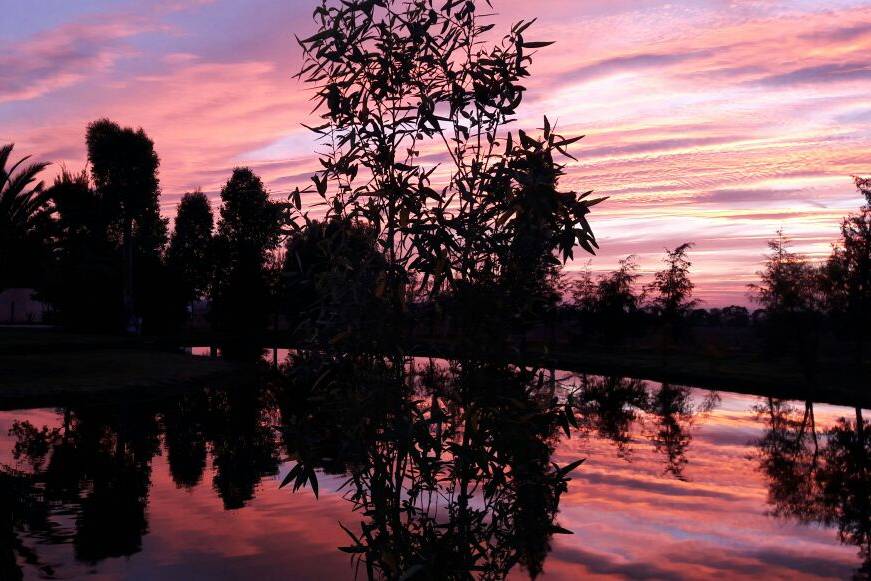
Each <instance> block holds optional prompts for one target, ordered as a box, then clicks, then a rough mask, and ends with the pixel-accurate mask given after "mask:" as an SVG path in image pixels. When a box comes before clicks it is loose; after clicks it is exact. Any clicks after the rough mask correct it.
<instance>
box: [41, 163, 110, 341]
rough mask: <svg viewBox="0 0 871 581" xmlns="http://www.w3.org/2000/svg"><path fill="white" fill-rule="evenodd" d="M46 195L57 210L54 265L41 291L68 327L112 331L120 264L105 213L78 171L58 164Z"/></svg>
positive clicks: (83, 173)
mask: <svg viewBox="0 0 871 581" xmlns="http://www.w3.org/2000/svg"><path fill="white" fill-rule="evenodd" d="M48 195H49V197H50V198H51V200H52V203H53V204H54V206H55V207H56V208H57V221H56V223H55V228H56V230H57V233H58V234H57V248H56V257H57V263H56V268H55V269H54V270H53V271H52V272H51V276H50V277H49V282H48V283H47V285H46V288H45V289H44V294H45V296H46V298H47V299H48V300H49V301H51V302H52V303H53V304H54V305H55V306H56V307H57V308H58V311H59V315H60V322H62V323H63V324H64V325H65V326H67V327H68V328H72V329H88V330H101V331H114V330H116V329H117V328H118V326H119V324H120V322H121V280H120V276H119V273H120V272H121V269H122V266H121V256H120V254H119V252H118V250H117V247H116V245H115V243H114V241H113V240H111V239H110V234H109V229H110V216H109V212H108V210H107V208H106V207H105V206H104V205H103V204H102V201H101V198H100V196H99V195H98V194H97V192H95V191H94V190H93V189H92V188H91V185H90V182H89V180H88V175H87V173H86V172H85V171H84V170H82V172H81V173H78V174H76V173H72V172H70V171H68V170H67V169H66V168H64V169H63V170H62V171H61V173H60V175H58V176H57V177H56V178H55V180H54V183H53V184H52V186H51V187H50V188H49V189H48Z"/></svg>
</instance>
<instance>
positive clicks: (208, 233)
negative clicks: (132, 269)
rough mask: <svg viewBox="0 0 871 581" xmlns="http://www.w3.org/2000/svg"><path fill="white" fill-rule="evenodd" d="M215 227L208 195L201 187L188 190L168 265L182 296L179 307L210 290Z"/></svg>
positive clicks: (176, 223)
mask: <svg viewBox="0 0 871 581" xmlns="http://www.w3.org/2000/svg"><path fill="white" fill-rule="evenodd" d="M213 227H214V218H213V217H212V207H211V205H210V204H209V200H208V198H206V195H205V194H203V193H202V192H199V191H197V192H193V193H187V194H185V195H184V196H183V197H182V199H181V202H180V203H179V205H178V211H177V213H176V217H175V228H174V229H173V232H172V237H171V238H170V241H169V247H168V248H167V251H166V265H167V268H168V269H169V275H170V277H171V280H172V281H173V283H174V290H175V291H176V293H177V298H178V300H179V304H178V305H177V308H184V306H185V305H189V304H191V303H192V302H193V301H196V300H198V299H201V298H203V297H204V296H205V295H206V293H207V292H208V290H209V285H210V284H211V282H212V275H213V274H214V269H215V267H214V264H213V260H212V258H213V244H212V229H213ZM179 314H180V315H181V314H182V313H179Z"/></svg>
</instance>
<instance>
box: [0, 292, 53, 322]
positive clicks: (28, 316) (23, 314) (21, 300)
mask: <svg viewBox="0 0 871 581" xmlns="http://www.w3.org/2000/svg"><path fill="white" fill-rule="evenodd" d="M34 292H36V291H34V290H33V289H32V288H8V289H6V290H4V291H3V292H0V324H5V325H27V324H36V323H42V321H43V318H44V316H45V313H46V311H47V310H48V307H47V306H46V304H45V303H43V302H40V301H37V300H35V299H34V298H33V294H34Z"/></svg>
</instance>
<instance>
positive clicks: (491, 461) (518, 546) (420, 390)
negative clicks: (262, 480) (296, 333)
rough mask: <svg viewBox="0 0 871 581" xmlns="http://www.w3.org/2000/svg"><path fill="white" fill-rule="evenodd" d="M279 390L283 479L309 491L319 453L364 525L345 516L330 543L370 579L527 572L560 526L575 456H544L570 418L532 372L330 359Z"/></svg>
mask: <svg viewBox="0 0 871 581" xmlns="http://www.w3.org/2000/svg"><path fill="white" fill-rule="evenodd" d="M301 368H302V367H299V366H297V367H296V369H297V371H298V370H299V369H301ZM313 378H314V381H316V382H318V386H317V389H312V387H311V384H310V383H308V382H309V381H311V380H312V379H313ZM367 380H369V381H368V382H367ZM364 382H365V383H364ZM287 389H288V390H290V391H289V395H288V396H287V398H288V399H287V400H286V402H287V403H286V404H285V405H286V407H285V408H284V409H283V417H284V421H285V429H284V432H285V441H286V443H287V445H288V452H289V454H290V455H291V456H292V457H295V458H297V460H298V463H297V465H296V466H295V467H294V468H293V469H292V470H291V472H290V473H289V474H288V476H287V478H286V479H285V484H290V483H293V484H294V488H295V489H298V488H299V487H301V486H307V485H312V486H316V482H317V479H316V476H315V473H314V470H315V468H318V467H320V466H321V465H322V464H323V462H322V461H321V460H320V459H321V458H331V460H329V461H328V462H326V464H327V466H328V469H330V470H337V469H339V470H340V471H344V470H347V472H348V474H349V477H348V479H347V481H346V483H345V487H344V490H345V498H346V499H347V500H349V501H350V502H351V503H353V505H354V507H355V509H356V510H357V512H359V513H360V514H361V517H362V521H361V523H360V525H359V527H356V526H352V525H350V524H348V525H345V524H343V528H345V530H346V532H347V534H348V535H349V545H348V546H346V547H343V548H342V550H344V551H346V552H348V553H351V554H352V555H354V557H355V559H357V561H356V562H357V563H358V564H359V565H360V566H362V567H363V568H364V569H365V571H366V575H367V576H368V577H369V578H388V579H393V578H400V577H402V576H403V575H406V576H408V575H420V576H421V578H436V579H441V578H465V577H467V576H469V575H470V574H471V573H476V574H478V575H480V576H481V577H483V578H503V577H504V576H505V575H507V573H508V572H509V571H510V570H511V569H512V568H513V567H514V566H516V565H518V564H519V565H521V566H523V567H524V568H526V570H527V571H528V572H529V573H530V574H531V575H532V576H537V575H538V574H539V573H540V572H541V571H542V568H543V564H544V560H545V557H546V556H547V554H548V552H549V550H550V539H551V536H552V535H553V534H554V533H561V532H563V533H564V532H568V531H565V530H563V529H562V528H560V527H559V526H558V525H557V524H556V523H555V520H554V519H555V516H556V513H557V509H558V504H559V498H560V496H561V494H562V493H563V492H565V490H566V483H567V482H568V480H569V478H568V474H569V473H570V472H571V470H572V469H574V468H575V467H577V465H578V464H579V463H580V462H575V463H573V464H570V465H568V466H565V467H562V468H560V467H557V466H556V465H555V464H553V463H552V462H551V455H552V453H553V449H554V445H555V443H556V442H557V440H558V433H559V430H560V428H561V426H563V425H571V424H576V419H575V417H574V413H573V411H572V410H571V408H569V407H567V406H565V405H562V404H558V403H557V400H556V399H555V391H554V390H555V384H554V383H553V382H552V381H550V380H549V379H547V378H546V377H545V375H544V374H541V373H535V372H533V371H531V370H528V369H523V368H517V367H513V366H499V365H491V364H481V363H473V362H461V363H454V364H452V365H451V367H450V368H449V369H441V370H440V369H437V368H436V367H435V366H434V365H433V364H432V363H430V364H428V365H427V366H424V367H423V368H422V370H419V369H417V368H416V367H415V366H414V365H413V364H411V363H409V362H407V361H406V360H404V359H402V358H400V359H397V360H387V359H381V358H370V359H365V360H361V359H360V358H357V359H356V360H355V361H354V362H353V364H352V365H349V362H348V361H347V360H346V359H343V358H339V359H337V360H335V361H332V362H330V363H329V364H327V365H326V368H325V369H324V370H323V371H321V373H320V374H311V375H310V376H308V377H299V376H298V375H296V376H295V377H294V376H292V377H291V382H290V384H289V386H288V388H287ZM299 395H305V396H306V397H304V398H301V399H302V400H303V401H302V403H301V404H299V405H296V404H291V403H290V402H291V401H293V399H294V396H296V397H298V396H299ZM324 399H328V400H329V401H330V402H331V404H330V403H327V404H326V405H323V400H324ZM306 400H308V402H311V403H307V402H306ZM312 404H313V405H312ZM315 410H318V411H315Z"/></svg>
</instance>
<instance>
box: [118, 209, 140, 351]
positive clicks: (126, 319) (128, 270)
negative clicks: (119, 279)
mask: <svg viewBox="0 0 871 581" xmlns="http://www.w3.org/2000/svg"><path fill="white" fill-rule="evenodd" d="M122 247H123V248H122V252H123V255H124V281H123V288H122V298H121V300H122V309H123V312H122V320H123V324H124V331H125V332H126V333H134V334H135V333H138V332H139V328H138V325H137V324H136V313H135V308H134V304H133V221H132V220H126V221H125V222H124V240H123V242H122Z"/></svg>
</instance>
